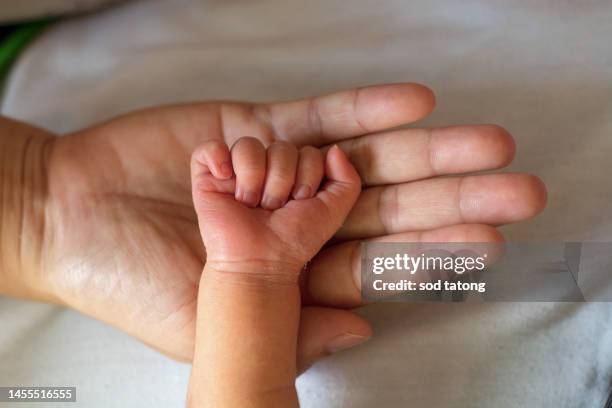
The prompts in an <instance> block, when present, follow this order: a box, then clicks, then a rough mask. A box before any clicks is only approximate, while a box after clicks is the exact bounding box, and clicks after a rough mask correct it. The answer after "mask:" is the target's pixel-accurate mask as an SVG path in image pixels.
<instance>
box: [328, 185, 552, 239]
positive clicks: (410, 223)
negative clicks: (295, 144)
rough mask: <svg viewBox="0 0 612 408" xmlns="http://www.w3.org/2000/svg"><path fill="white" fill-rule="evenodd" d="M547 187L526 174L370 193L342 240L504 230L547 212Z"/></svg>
mask: <svg viewBox="0 0 612 408" xmlns="http://www.w3.org/2000/svg"><path fill="white" fill-rule="evenodd" d="M545 205H546V188H545V186H544V184H543V183H542V182H541V181H540V179H539V178H537V177H535V176H531V175H526V174H487V175H480V176H464V177H454V178H434V179H428V180H422V181H416V182H413V183H406V184H398V185H391V186H385V187H372V188H369V189H367V190H364V191H363V192H362V193H361V195H360V196H359V199H358V200H357V203H356V204H355V206H354V207H353V209H352V210H351V212H350V214H349V216H348V217H347V219H346V222H345V223H344V225H343V226H342V228H341V229H340V230H339V231H338V233H337V234H336V236H335V239H337V240H346V239H356V238H368V237H376V236H381V235H385V234H393V233H398V232H406V231H420V230H427V229H434V228H440V227H443V226H448V225H455V224H463V223H472V224H490V225H501V224H508V223H513V222H518V221H523V220H525V219H528V218H531V217H533V216H535V215H536V214H538V213H539V212H540V211H542V210H543V209H544V207H545Z"/></svg>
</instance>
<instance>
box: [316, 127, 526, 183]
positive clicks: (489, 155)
mask: <svg viewBox="0 0 612 408" xmlns="http://www.w3.org/2000/svg"><path fill="white" fill-rule="evenodd" d="M338 145H339V146H340V147H341V148H342V150H343V151H344V152H346V153H347V155H348V156H349V158H350V160H351V163H352V164H353V165H354V166H355V168H356V169H357V172H358V173H359V175H360V177H361V180H362V181H363V184H364V185H366V186H375V185H380V184H396V183H405V182H409V181H415V180H420V179H425V178H429V177H434V176H440V175H448V174H459V173H468V172H475V171H482V170H492V169H498V168H502V167H505V166H507V165H508V164H509V163H510V162H511V161H512V159H513V158H514V153H515V144H514V140H513V138H512V136H511V135H510V133H508V132H507V131H506V130H505V129H504V128H502V127H500V126H496V125H471V126H450V127H444V128H433V129H399V130H392V131H388V132H384V133H378V134H370V135H366V136H361V137H358V138H354V139H350V140H345V141H342V142H339V143H338ZM325 150H326V148H324V149H323V151H325Z"/></svg>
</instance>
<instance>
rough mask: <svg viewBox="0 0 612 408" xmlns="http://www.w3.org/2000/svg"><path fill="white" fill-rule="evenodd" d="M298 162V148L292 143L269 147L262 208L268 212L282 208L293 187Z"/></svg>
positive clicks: (276, 143) (274, 144)
mask: <svg viewBox="0 0 612 408" xmlns="http://www.w3.org/2000/svg"><path fill="white" fill-rule="evenodd" d="M297 162H298V151H297V148H296V147H295V146H294V145H292V144H291V143H287V142H275V143H273V144H272V145H270V146H269V147H268V170H267V174H266V182H265V186H264V194H263V199H262V200H261V206H262V207H263V208H266V209H268V210H276V209H278V208H281V207H282V206H283V205H284V204H285V202H286V201H287V198H289V193H290V192H291V188H292V187H293V183H294V181H295V170H296V168H297Z"/></svg>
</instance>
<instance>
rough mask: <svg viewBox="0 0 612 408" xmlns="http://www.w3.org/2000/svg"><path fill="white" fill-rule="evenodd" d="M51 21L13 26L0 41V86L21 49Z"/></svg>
mask: <svg viewBox="0 0 612 408" xmlns="http://www.w3.org/2000/svg"><path fill="white" fill-rule="evenodd" d="M51 22H52V21H51V20H44V21H35V22H31V23H25V24H22V25H18V26H15V28H14V29H12V30H11V31H10V32H9V33H7V34H5V35H4V38H2V39H1V40H0V85H1V84H2V83H3V82H4V80H5V78H6V75H7V74H8V72H9V70H10V69H11V66H12V65H13V63H14V62H15V60H16V59H17V57H19V54H21V52H22V51H23V49H24V48H25V47H26V46H27V45H28V44H29V43H30V42H31V41H32V40H33V39H34V38H36V36H37V35H38V34H40V33H41V32H42V30H44V29H45V28H46V27H47V26H48V25H49V24H51Z"/></svg>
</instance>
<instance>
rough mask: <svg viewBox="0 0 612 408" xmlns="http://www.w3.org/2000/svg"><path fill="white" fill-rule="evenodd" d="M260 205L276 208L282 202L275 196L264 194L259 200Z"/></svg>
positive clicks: (280, 205)
mask: <svg viewBox="0 0 612 408" xmlns="http://www.w3.org/2000/svg"><path fill="white" fill-rule="evenodd" d="M261 206H262V207H263V208H267V209H268V210H276V209H278V208H281V207H282V206H283V202H282V201H281V200H279V199H278V198H276V197H270V196H264V198H263V200H261Z"/></svg>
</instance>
